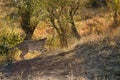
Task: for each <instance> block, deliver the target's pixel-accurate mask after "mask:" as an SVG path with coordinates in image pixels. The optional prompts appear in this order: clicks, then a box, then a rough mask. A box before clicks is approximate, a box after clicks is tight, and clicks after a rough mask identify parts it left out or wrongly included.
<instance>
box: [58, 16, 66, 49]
mask: <svg viewBox="0 0 120 80" xmlns="http://www.w3.org/2000/svg"><path fill="white" fill-rule="evenodd" d="M57 22H58V25H59V27H60V31H61V33H60V34H59V37H60V43H61V48H63V47H68V41H67V35H66V31H65V29H64V27H63V26H62V24H61V22H60V19H59V18H58V19H57Z"/></svg>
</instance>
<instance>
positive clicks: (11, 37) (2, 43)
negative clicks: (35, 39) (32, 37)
mask: <svg viewBox="0 0 120 80" xmlns="http://www.w3.org/2000/svg"><path fill="white" fill-rule="evenodd" d="M3 32H4V31H3ZM22 40H23V38H21V37H20V35H19V34H15V33H14V32H7V31H5V32H4V33H2V34H0V54H7V53H8V50H9V48H12V47H14V46H15V45H16V44H18V43H20V42H21V41H22Z"/></svg>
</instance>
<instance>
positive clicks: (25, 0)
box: [5, 0, 42, 40]
mask: <svg viewBox="0 0 120 80" xmlns="http://www.w3.org/2000/svg"><path fill="white" fill-rule="evenodd" d="M5 3H6V4H7V6H8V7H9V8H14V10H13V13H14V12H16V14H18V16H19V18H20V19H19V21H20V25H21V28H22V29H23V31H24V32H25V34H26V37H25V39H24V40H29V39H32V35H33V33H34V30H35V28H36V27H37V25H38V23H39V20H40V16H39V15H40V14H41V12H42V10H41V8H40V4H39V3H40V2H39V0H6V1H5Z"/></svg>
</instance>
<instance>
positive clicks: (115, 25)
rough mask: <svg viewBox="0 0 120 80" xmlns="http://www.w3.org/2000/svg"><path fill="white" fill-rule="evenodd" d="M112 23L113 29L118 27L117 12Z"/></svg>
mask: <svg viewBox="0 0 120 80" xmlns="http://www.w3.org/2000/svg"><path fill="white" fill-rule="evenodd" d="M113 21H114V23H113V28H117V27H118V26H120V19H119V13H118V11H115V12H114V16H113Z"/></svg>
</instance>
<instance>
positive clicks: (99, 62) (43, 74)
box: [2, 29, 120, 80]
mask: <svg viewBox="0 0 120 80" xmlns="http://www.w3.org/2000/svg"><path fill="white" fill-rule="evenodd" d="M117 32H118V33H119V29H118V30H116V34H118V33H117ZM116 34H114V35H113V36H112V37H109V36H107V37H101V36H94V37H97V38H95V39H91V40H87V39H90V37H91V38H93V36H89V37H86V38H85V39H81V40H80V42H79V43H78V44H77V45H76V46H75V47H73V49H71V50H68V51H66V52H61V53H58V54H56V55H49V56H45V57H39V58H35V59H31V60H25V61H20V62H17V63H14V64H13V65H12V66H13V67H12V74H11V76H9V77H8V79H11V80H13V79H17V80H21V79H22V80H26V79H28V78H29V79H30V80H48V79H49V80H75V78H77V80H80V79H82V80H84V79H85V78H86V77H89V78H92V80H94V77H99V78H100V77H102V79H101V80H103V78H106V77H107V78H109V79H108V80H115V78H116V77H118V76H119V73H120V69H119V67H120V50H119V48H120V40H119V38H120V36H116ZM83 40H84V43H83ZM2 69H3V72H4V69H5V67H3V68H2ZM4 79H5V80H6V79H7V78H4Z"/></svg>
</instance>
